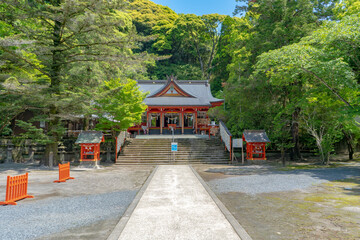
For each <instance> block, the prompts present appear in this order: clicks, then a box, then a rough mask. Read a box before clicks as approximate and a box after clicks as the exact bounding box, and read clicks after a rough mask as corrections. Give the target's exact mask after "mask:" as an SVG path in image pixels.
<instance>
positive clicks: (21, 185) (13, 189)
mask: <svg viewBox="0 0 360 240" xmlns="http://www.w3.org/2000/svg"><path fill="white" fill-rule="evenodd" d="M27 187H28V173H26V174H24V175H20V176H14V177H10V176H8V177H7V185H6V197H5V202H0V205H17V203H16V201H18V200H21V199H24V198H34V196H30V195H27Z"/></svg>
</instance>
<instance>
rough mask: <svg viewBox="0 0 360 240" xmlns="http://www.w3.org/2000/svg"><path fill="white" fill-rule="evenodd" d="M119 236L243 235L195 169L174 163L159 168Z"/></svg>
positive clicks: (123, 238)
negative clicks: (222, 210)
mask: <svg viewBox="0 0 360 240" xmlns="http://www.w3.org/2000/svg"><path fill="white" fill-rule="evenodd" d="M119 233H120V232H119ZM118 239H121V240H137V239H141V240H146V239H149V240H150V239H151V240H154V239H157V240H161V239H178V240H180V239H197V240H198V239H204V240H205V239H206V240H208V239H214V240H215V239H219V240H220V239H221V240H225V239H234V240H235V239H240V237H239V235H238V234H237V233H236V231H235V230H234V228H233V226H232V225H231V224H230V223H229V221H228V220H227V219H226V218H225V216H224V214H223V213H222V212H221V210H220V209H219V207H218V206H217V205H216V203H215V202H214V200H213V198H212V197H211V196H210V195H209V194H208V192H207V191H206V189H205V188H204V187H203V185H202V184H201V183H200V181H199V180H198V178H197V176H196V175H195V174H194V172H193V171H192V169H191V168H190V167H189V166H185V165H179V166H176V165H175V166H174V165H173V166H171V165H170V166H159V167H158V168H157V170H156V172H155V174H154V175H153V177H152V180H151V182H150V183H149V185H148V186H147V188H146V190H145V192H144V193H143V195H142V197H141V199H140V201H139V202H138V204H137V206H136V208H135V209H134V211H133V213H132V214H131V216H130V218H129V220H128V222H127V224H126V225H125V227H124V229H121V235H120V237H119V238H118Z"/></svg>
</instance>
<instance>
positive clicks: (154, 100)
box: [137, 78, 224, 107]
mask: <svg viewBox="0 0 360 240" xmlns="http://www.w3.org/2000/svg"><path fill="white" fill-rule="evenodd" d="M137 83H138V86H139V89H140V90H141V91H143V92H149V94H148V96H147V97H146V99H145V100H144V103H145V104H146V105H148V106H209V107H211V106H214V105H215V106H219V105H221V104H222V103H223V102H224V100H223V99H218V98H215V97H213V96H212V94H211V90H210V84H209V83H208V81H203V80H176V79H174V78H170V79H169V80H139V81H137Z"/></svg>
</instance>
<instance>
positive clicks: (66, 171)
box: [54, 162, 75, 183]
mask: <svg viewBox="0 0 360 240" xmlns="http://www.w3.org/2000/svg"><path fill="white" fill-rule="evenodd" d="M68 179H75V178H73V177H70V163H69V162H68V163H65V164H59V180H56V181H54V183H59V182H66V180H68Z"/></svg>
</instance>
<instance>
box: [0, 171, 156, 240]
mask: <svg viewBox="0 0 360 240" xmlns="http://www.w3.org/2000/svg"><path fill="white" fill-rule="evenodd" d="M153 169H154V166H116V165H107V166H102V169H96V170H95V169H91V170H89V169H87V170H86V169H80V168H77V167H73V166H72V167H71V174H70V175H71V177H74V178H75V179H74V180H68V181H67V182H66V183H53V181H54V180H57V179H58V169H57V168H53V169H49V168H46V167H38V166H37V165H29V164H0V201H3V200H4V199H5V192H6V177H7V176H8V175H11V176H15V175H19V174H24V173H25V172H28V173H29V186H28V194H30V195H34V196H35V198H33V199H24V200H21V201H19V202H18V204H19V205H21V204H27V203H31V204H33V203H36V202H38V203H39V204H41V203H42V200H48V199H65V198H66V197H74V196H86V195H94V194H106V193H112V192H118V191H123V190H124V191H125V190H131V191H132V190H135V191H137V190H139V189H140V188H141V186H142V185H143V183H144V182H145V181H146V179H147V178H148V176H149V175H150V173H151V172H152V170H153ZM14 207H16V206H14ZM0 208H1V206H0ZM0 212H1V210H0ZM120 218H121V216H117V217H116V218H111V219H105V220H101V221H96V220H94V221H93V223H92V224H91V225H87V226H82V227H80V228H69V229H67V230H66V231H63V232H58V233H54V234H51V235H47V236H44V237H42V238H40V239H106V238H107V236H108V235H109V234H110V233H111V231H112V230H113V228H114V227H115V226H116V224H117V223H118V221H119V220H120Z"/></svg>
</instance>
